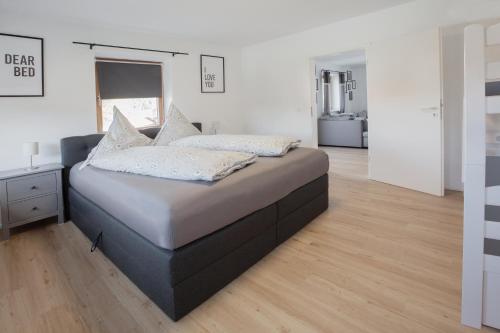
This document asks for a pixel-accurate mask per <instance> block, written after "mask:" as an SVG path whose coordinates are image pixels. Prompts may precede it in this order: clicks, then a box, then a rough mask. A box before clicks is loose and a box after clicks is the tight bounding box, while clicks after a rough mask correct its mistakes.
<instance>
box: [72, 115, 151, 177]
mask: <svg viewBox="0 0 500 333" xmlns="http://www.w3.org/2000/svg"><path fill="white" fill-rule="evenodd" d="M151 142H152V140H151V139H150V138H148V137H147V136H145V135H144V134H142V133H140V132H139V131H138V130H137V129H136V128H135V127H134V126H133V125H132V124H131V123H130V122H129V121H128V119H127V118H126V117H125V116H124V115H123V114H122V113H121V112H120V110H118V108H117V107H116V106H114V107H113V122H112V123H111V125H110V126H109V129H108V131H107V132H106V134H105V135H104V137H103V138H102V139H101V141H99V144H98V145H97V146H96V147H95V148H94V149H92V151H91V152H90V154H89V155H88V157H87V159H86V160H85V162H84V163H82V165H81V166H80V167H81V168H82V169H83V168H84V167H86V166H87V165H89V164H90V163H91V162H92V161H93V160H94V159H96V158H99V157H100V156H103V155H105V154H107V153H110V152H116V151H120V150H123V149H127V148H131V147H138V146H146V145H149V144H150V143H151Z"/></svg>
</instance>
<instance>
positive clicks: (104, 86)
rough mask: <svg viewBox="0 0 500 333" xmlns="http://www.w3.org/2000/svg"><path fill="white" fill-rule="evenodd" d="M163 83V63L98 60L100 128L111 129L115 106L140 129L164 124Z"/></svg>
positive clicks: (102, 129)
mask: <svg viewBox="0 0 500 333" xmlns="http://www.w3.org/2000/svg"><path fill="white" fill-rule="evenodd" d="M162 82H163V80H162V66H161V64H160V63H144V62H135V61H128V60H114V59H97V61H96V89H97V130H98V131H99V132H103V131H107V130H108V128H109V125H111V122H112V120H113V107H114V106H116V107H117V108H118V109H120V111H121V112H122V113H123V114H124V115H125V116H126V117H127V118H128V119H129V120H130V122H131V123H132V124H133V125H134V126H135V127H137V128H145V127H153V126H161V125H162V123H163V119H164V114H163V83H162Z"/></svg>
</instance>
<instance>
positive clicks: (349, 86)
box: [346, 81, 352, 91]
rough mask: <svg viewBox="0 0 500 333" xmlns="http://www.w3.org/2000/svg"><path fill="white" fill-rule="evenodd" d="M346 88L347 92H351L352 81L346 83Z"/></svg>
mask: <svg viewBox="0 0 500 333" xmlns="http://www.w3.org/2000/svg"><path fill="white" fill-rule="evenodd" d="M346 86H347V91H351V90H352V81H348V82H347V83H346Z"/></svg>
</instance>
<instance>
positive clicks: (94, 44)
mask: <svg viewBox="0 0 500 333" xmlns="http://www.w3.org/2000/svg"><path fill="white" fill-rule="evenodd" d="M73 44H78V45H88V46H89V47H90V49H91V50H92V49H93V48H94V47H95V46H101V47H113V48H116V49H126V50H136V51H147V52H159V53H170V54H171V55H172V56H173V57H175V55H177V54H180V55H189V53H185V52H177V51H162V50H153V49H141V48H138V47H128V46H118V45H108V44H98V43H84V42H73Z"/></svg>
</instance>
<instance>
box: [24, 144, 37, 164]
mask: <svg viewBox="0 0 500 333" xmlns="http://www.w3.org/2000/svg"><path fill="white" fill-rule="evenodd" d="M38 150H39V149H38V142H25V143H24V144H23V153H24V155H29V157H30V166H29V168H26V169H27V170H35V169H38V167H34V166H33V155H38Z"/></svg>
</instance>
